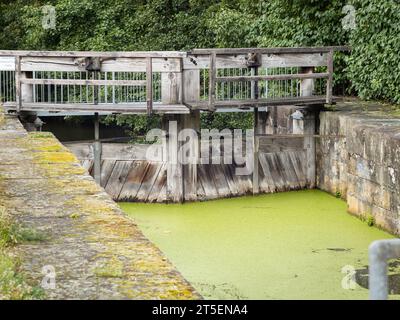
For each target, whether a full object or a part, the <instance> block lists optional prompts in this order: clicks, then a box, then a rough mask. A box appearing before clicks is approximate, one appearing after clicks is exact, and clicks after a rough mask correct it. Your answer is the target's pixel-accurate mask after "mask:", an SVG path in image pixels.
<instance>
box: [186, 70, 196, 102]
mask: <svg viewBox="0 0 400 320" xmlns="http://www.w3.org/2000/svg"><path fill="white" fill-rule="evenodd" d="M182 77H183V102H186V101H188V102H190V101H200V70H183V74H182Z"/></svg>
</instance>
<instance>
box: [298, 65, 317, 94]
mask: <svg viewBox="0 0 400 320" xmlns="http://www.w3.org/2000/svg"><path fill="white" fill-rule="evenodd" d="M301 73H314V67H311V68H310V67H308V68H301ZM300 92H301V96H302V97H309V96H312V95H313V92H314V79H302V80H301V82H300Z"/></svg>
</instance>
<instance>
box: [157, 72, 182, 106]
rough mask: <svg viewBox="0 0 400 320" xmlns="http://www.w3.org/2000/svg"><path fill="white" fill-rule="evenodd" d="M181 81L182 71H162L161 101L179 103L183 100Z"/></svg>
mask: <svg viewBox="0 0 400 320" xmlns="http://www.w3.org/2000/svg"><path fill="white" fill-rule="evenodd" d="M181 83H182V74H181V73H179V72H162V73H161V102H162V103H163V104H167V105H168V104H179V103H180V102H181V101H182V92H181Z"/></svg>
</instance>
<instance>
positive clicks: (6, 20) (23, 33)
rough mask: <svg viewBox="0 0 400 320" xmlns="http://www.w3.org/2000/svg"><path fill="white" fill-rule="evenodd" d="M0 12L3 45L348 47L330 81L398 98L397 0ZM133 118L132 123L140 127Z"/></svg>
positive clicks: (113, 3)
mask: <svg viewBox="0 0 400 320" xmlns="http://www.w3.org/2000/svg"><path fill="white" fill-rule="evenodd" d="M43 4H53V5H54V6H55V7H56V10H57V27H56V29H55V30H45V29H43V28H42V26H41V6H42V5H43ZM347 4H352V5H354V6H355V8H356V29H354V30H344V29H343V27H342V19H343V18H344V16H345V13H344V12H343V11H342V9H343V7H344V6H345V5H347ZM0 10H1V15H0V23H1V24H2V26H3V32H2V33H1V34H0V47H1V48H3V49H17V48H18V49H60V50H67V49H68V50H72V49H74V50H182V49H183V50H185V49H190V48H194V47H246V46H316V45H343V44H350V45H351V46H352V48H353V52H352V55H351V56H350V57H349V58H347V59H346V62H347V67H346V68H345V69H344V66H345V58H344V57H343V55H338V57H336V58H337V59H336V60H335V62H336V70H338V72H337V74H336V76H335V80H336V81H340V82H342V83H343V81H345V80H346V77H347V78H348V79H349V80H350V81H351V83H352V86H351V88H352V89H353V90H354V91H355V93H357V94H359V95H360V96H361V97H363V98H374V99H384V100H388V101H392V102H396V103H400V89H399V88H400V62H399V61H400V59H399V52H400V23H399V21H400V1H397V0H385V1H382V0H330V1H322V0H269V1H262V0H252V1H250V0H229V1H228V0H148V1H145V0H141V1H139V0H108V1H99V0H53V1H42V0H36V1H24V0H16V1H0ZM343 69H344V70H345V71H346V72H343ZM224 117H225V118H226V121H227V122H229V121H232V119H233V118H235V116H232V115H229V116H228V115H219V116H203V120H204V121H208V122H204V121H203V123H204V124H207V123H210V122H212V121H214V122H215V121H216V122H220V121H221V120H222V119H223V118H224ZM242 117H243V115H242ZM211 118H212V119H215V120H212V121H211V120H210V119H211ZM228 118H232V119H228ZM129 119H130V120H129ZM137 119H139V118H137V117H136V118H135V117H133V118H128V120H126V121H128V122H129V121H139V120H137ZM247 120H249V121H250V120H251V116H250V115H249V116H248V119H247V118H246V121H247ZM118 121H119V122H121V121H122V120H121V119H118ZM126 121H125V124H127V123H126ZM140 121H141V120H140ZM140 121H139V123H138V124H135V125H133V126H132V127H133V128H135V127H136V128H142V127H143V121H141V122H140ZM146 125H147V123H146ZM135 130H136V129H135Z"/></svg>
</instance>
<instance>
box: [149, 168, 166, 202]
mask: <svg viewBox="0 0 400 320" xmlns="http://www.w3.org/2000/svg"><path fill="white" fill-rule="evenodd" d="M156 175H157V177H156V179H155V181H154V184H153V187H152V188H151V191H150V193H149V195H148V197H147V202H158V200H159V199H160V193H161V192H162V191H163V189H164V190H165V183H166V181H167V164H166V163H161V164H160V166H159V170H158V172H157V173H156ZM163 197H165V195H164V194H162V195H161V198H163ZM164 201H165V200H164Z"/></svg>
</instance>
